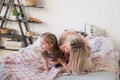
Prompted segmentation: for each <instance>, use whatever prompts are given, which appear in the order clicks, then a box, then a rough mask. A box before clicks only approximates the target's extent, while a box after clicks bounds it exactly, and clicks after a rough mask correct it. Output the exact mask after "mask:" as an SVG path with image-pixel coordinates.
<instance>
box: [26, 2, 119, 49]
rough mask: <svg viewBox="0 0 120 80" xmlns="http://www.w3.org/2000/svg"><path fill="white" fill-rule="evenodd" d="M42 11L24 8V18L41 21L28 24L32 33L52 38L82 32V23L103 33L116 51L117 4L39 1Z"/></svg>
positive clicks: (117, 40) (117, 28) (117, 41)
mask: <svg viewBox="0 0 120 80" xmlns="http://www.w3.org/2000/svg"><path fill="white" fill-rule="evenodd" d="M40 2H42V3H41V4H42V5H43V6H44V7H45V8H42V9H40V8H26V12H27V13H28V15H31V16H34V17H36V18H39V19H41V20H42V22H43V23H42V24H31V29H32V31H34V32H38V33H43V32H45V31H50V32H53V33H55V34H56V35H57V34H59V33H61V32H62V31H63V30H64V29H79V30H84V26H85V23H89V24H93V25H96V26H98V27H101V28H103V29H105V30H106V31H107V32H108V33H109V34H110V36H111V38H112V39H113V41H114V43H115V45H116V46H117V47H118V49H119V50H120V48H119V47H120V37H118V35H119V34H120V32H119V27H120V0H41V1H40Z"/></svg>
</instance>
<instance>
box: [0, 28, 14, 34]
mask: <svg viewBox="0 0 120 80" xmlns="http://www.w3.org/2000/svg"><path fill="white" fill-rule="evenodd" d="M11 31H12V29H9V28H0V33H1V34H6V35H7V34H11Z"/></svg>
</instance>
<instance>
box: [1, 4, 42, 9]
mask: <svg viewBox="0 0 120 80" xmlns="http://www.w3.org/2000/svg"><path fill="white" fill-rule="evenodd" d="M0 5H1V4H0ZM10 5H12V4H8V3H4V4H3V6H10ZM15 6H16V7H30V8H31V7H32V8H44V7H42V6H41V7H40V6H25V5H23V4H20V5H19V4H15Z"/></svg>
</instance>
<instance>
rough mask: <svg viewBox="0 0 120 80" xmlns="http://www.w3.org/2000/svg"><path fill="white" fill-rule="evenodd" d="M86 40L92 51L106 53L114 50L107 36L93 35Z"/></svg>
mask: <svg viewBox="0 0 120 80" xmlns="http://www.w3.org/2000/svg"><path fill="white" fill-rule="evenodd" d="M88 41H89V43H90V46H91V48H92V51H93V53H96V54H100V55H106V54H108V53H109V52H111V51H113V50H115V48H114V45H113V42H112V40H111V39H110V38H108V37H95V38H92V39H91V40H90V39H89V40H88Z"/></svg>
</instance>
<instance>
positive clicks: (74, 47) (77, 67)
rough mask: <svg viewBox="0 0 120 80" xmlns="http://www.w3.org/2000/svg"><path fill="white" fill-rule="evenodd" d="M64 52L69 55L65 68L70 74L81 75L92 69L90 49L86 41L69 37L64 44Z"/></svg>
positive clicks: (77, 37)
mask: <svg viewBox="0 0 120 80" xmlns="http://www.w3.org/2000/svg"><path fill="white" fill-rule="evenodd" d="M64 46H66V47H65V49H64V50H65V51H66V52H68V53H69V55H70V56H69V62H68V65H67V66H66V67H67V68H66V69H67V71H68V72H70V73H77V74H83V73H86V72H89V71H90V70H91V69H92V68H93V63H92V61H91V60H90V55H91V49H90V47H88V45H87V44H86V41H85V40H84V39H82V38H81V37H79V36H76V35H74V36H73V35H71V36H69V37H67V39H66V40H65V42H64Z"/></svg>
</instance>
